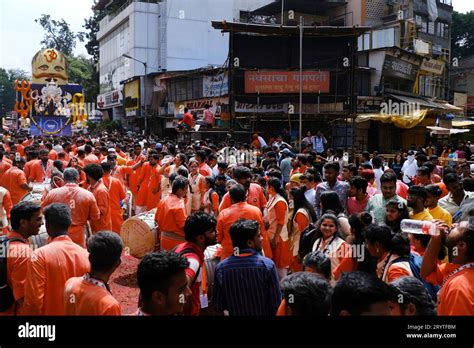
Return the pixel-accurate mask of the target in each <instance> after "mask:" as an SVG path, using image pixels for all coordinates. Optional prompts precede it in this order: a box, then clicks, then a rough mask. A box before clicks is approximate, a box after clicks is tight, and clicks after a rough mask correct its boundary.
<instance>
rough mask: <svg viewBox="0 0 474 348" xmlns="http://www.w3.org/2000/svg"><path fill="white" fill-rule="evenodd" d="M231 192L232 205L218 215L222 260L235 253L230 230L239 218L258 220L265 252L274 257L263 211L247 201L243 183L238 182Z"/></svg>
mask: <svg viewBox="0 0 474 348" xmlns="http://www.w3.org/2000/svg"><path fill="white" fill-rule="evenodd" d="M229 193H230V199H231V201H232V205H231V206H230V207H229V208H227V209H224V210H223V211H221V212H220V214H219V216H218V217H217V242H218V243H220V244H221V245H222V255H221V261H222V260H224V259H226V258H228V257H229V256H231V255H232V254H233V253H234V249H233V245H232V239H231V238H230V234H229V230H230V227H231V226H232V224H233V223H234V222H236V221H237V220H239V219H249V220H254V221H257V222H258V224H259V226H260V234H261V235H262V237H263V241H262V244H263V252H264V253H265V256H266V257H268V258H272V249H271V246H270V240H269V238H268V235H267V231H266V230H265V225H264V223H263V216H262V212H261V211H260V209H258V208H257V207H254V206H252V205H250V204H248V203H247V202H245V195H246V191H245V188H244V186H243V185H240V184H237V185H234V186H232V187H231V189H230V191H229Z"/></svg>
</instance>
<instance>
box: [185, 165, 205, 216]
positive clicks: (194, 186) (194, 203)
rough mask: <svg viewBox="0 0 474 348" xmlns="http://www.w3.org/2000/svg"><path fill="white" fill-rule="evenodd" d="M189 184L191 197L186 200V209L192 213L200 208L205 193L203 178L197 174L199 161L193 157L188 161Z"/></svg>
mask: <svg viewBox="0 0 474 348" xmlns="http://www.w3.org/2000/svg"><path fill="white" fill-rule="evenodd" d="M188 180H189V186H190V189H191V199H189V200H188V207H187V209H188V210H190V211H189V214H188V216H189V215H190V214H193V213H195V212H197V211H199V210H201V208H202V204H203V200H204V193H206V184H205V178H204V176H202V175H201V174H199V163H198V161H196V160H195V159H191V160H190V161H189V176H188Z"/></svg>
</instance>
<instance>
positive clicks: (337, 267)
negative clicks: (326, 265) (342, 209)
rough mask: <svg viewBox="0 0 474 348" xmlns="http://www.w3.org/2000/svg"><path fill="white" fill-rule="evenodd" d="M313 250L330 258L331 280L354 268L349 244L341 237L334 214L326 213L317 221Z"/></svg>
mask: <svg viewBox="0 0 474 348" xmlns="http://www.w3.org/2000/svg"><path fill="white" fill-rule="evenodd" d="M313 251H321V252H323V253H324V254H326V255H327V256H328V257H329V260H331V272H332V276H331V279H332V280H337V279H339V277H340V275H341V274H342V272H351V271H353V270H354V267H355V263H354V261H353V259H352V250H351V246H350V245H349V244H348V243H346V242H345V241H344V239H342V238H341V232H340V230H339V222H338V220H337V217H336V215H334V214H331V213H326V214H323V216H321V218H320V219H319V221H318V223H317V229H316V240H315V242H314V244H313Z"/></svg>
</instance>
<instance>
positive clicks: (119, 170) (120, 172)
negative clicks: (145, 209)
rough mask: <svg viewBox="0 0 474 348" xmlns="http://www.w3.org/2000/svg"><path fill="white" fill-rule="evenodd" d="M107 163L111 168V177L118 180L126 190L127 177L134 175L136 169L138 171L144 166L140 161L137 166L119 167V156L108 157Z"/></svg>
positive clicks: (110, 155)
mask: <svg viewBox="0 0 474 348" xmlns="http://www.w3.org/2000/svg"><path fill="white" fill-rule="evenodd" d="M107 163H108V164H109V166H110V176H112V177H114V178H115V179H118V180H119V181H120V183H121V184H122V186H123V187H124V189H125V188H126V185H125V182H126V180H125V176H126V175H128V176H130V175H132V174H133V171H134V168H136V169H138V168H140V166H141V165H142V164H143V162H141V161H140V162H138V163H137V164H136V165H135V166H119V165H117V156H116V155H115V154H109V155H107Z"/></svg>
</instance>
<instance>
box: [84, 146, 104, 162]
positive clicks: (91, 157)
mask: <svg viewBox="0 0 474 348" xmlns="http://www.w3.org/2000/svg"><path fill="white" fill-rule="evenodd" d="M84 151H85V152H86V157H84V163H83V167H85V166H87V165H88V164H91V163H95V164H99V163H100V161H99V158H98V157H97V156H96V155H95V154H94V153H93V149H92V146H90V145H89V144H87V145H86V146H84Z"/></svg>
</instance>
